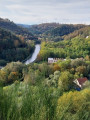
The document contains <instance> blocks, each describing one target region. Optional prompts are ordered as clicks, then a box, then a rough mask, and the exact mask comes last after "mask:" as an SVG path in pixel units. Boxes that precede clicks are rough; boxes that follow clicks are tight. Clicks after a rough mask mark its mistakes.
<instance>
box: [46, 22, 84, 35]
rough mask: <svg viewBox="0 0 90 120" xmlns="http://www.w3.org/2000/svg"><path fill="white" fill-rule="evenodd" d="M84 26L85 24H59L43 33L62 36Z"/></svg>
mask: <svg viewBox="0 0 90 120" xmlns="http://www.w3.org/2000/svg"><path fill="white" fill-rule="evenodd" d="M84 27H86V25H81V24H77V25H73V24H70V25H69V24H61V25H59V26H58V27H56V28H54V29H52V30H49V31H46V32H45V35H48V36H53V37H56V36H64V35H68V34H70V33H72V32H74V31H75V30H79V29H81V28H84Z"/></svg>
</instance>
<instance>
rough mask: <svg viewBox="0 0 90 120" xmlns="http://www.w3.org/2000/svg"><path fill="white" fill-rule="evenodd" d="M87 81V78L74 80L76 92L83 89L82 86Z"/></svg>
mask: <svg viewBox="0 0 90 120" xmlns="http://www.w3.org/2000/svg"><path fill="white" fill-rule="evenodd" d="M86 81H88V79H87V78H86V77H84V78H78V79H76V80H74V81H73V82H74V83H75V89H76V90H80V89H82V86H83V84H84V83H85V82H86Z"/></svg>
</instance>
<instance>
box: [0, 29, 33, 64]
mask: <svg viewBox="0 0 90 120" xmlns="http://www.w3.org/2000/svg"><path fill="white" fill-rule="evenodd" d="M33 50H34V43H33V42H30V41H27V42H26V41H25V39H24V37H22V36H20V35H19V36H18V35H17V36H16V35H15V34H13V33H11V32H9V31H7V30H4V29H2V28H0V65H5V64H6V63H7V62H10V61H18V60H20V61H22V60H24V59H26V58H27V57H28V56H29V55H30V54H32V52H33Z"/></svg>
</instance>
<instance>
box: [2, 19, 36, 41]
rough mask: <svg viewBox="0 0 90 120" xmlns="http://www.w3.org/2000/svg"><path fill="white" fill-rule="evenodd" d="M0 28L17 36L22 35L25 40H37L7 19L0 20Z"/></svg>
mask: <svg viewBox="0 0 90 120" xmlns="http://www.w3.org/2000/svg"><path fill="white" fill-rule="evenodd" d="M0 27H1V28H4V29H6V30H9V31H10V32H13V33H15V34H17V35H22V36H23V37H24V38H25V39H26V40H28V39H29V40H37V38H36V37H35V36H34V35H33V34H32V33H31V32H29V31H28V30H27V29H25V28H22V27H20V26H18V25H16V24H15V23H14V22H11V21H10V20H8V19H2V18H0Z"/></svg>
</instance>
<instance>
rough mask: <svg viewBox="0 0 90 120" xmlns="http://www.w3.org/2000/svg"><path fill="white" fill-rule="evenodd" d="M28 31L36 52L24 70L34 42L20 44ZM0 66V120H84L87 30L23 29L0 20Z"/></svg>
mask: <svg viewBox="0 0 90 120" xmlns="http://www.w3.org/2000/svg"><path fill="white" fill-rule="evenodd" d="M2 21H3V22H2ZM30 29H31V31H32V33H33V34H34V35H32V34H30V36H32V37H33V38H34V36H35V35H36V36H37V37H38V38H39V40H40V41H41V50H40V52H39V54H38V56H37V59H36V61H35V62H33V63H30V64H28V65H26V64H24V63H22V60H24V59H25V58H27V57H28V56H29V55H30V56H31V55H32V53H33V50H34V47H35V43H36V42H35V41H37V40H38V39H37V40H36V39H33V40H32V39H31V38H28V39H26V38H25V36H24V35H25V34H28V33H26V31H28V30H30ZM11 31H12V32H11ZM22 31H23V32H22ZM28 32H29V31H28ZM48 58H57V59H58V58H59V59H58V60H57V61H56V62H52V63H48ZM20 61H21V62H20ZM6 63H7V64H6ZM0 65H6V66H4V67H3V68H2V69H0V120H90V27H89V26H86V25H62V24H58V23H45V24H40V25H34V26H31V28H28V29H24V28H22V27H18V26H17V25H16V24H14V23H13V22H11V21H9V20H8V19H0Z"/></svg>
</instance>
